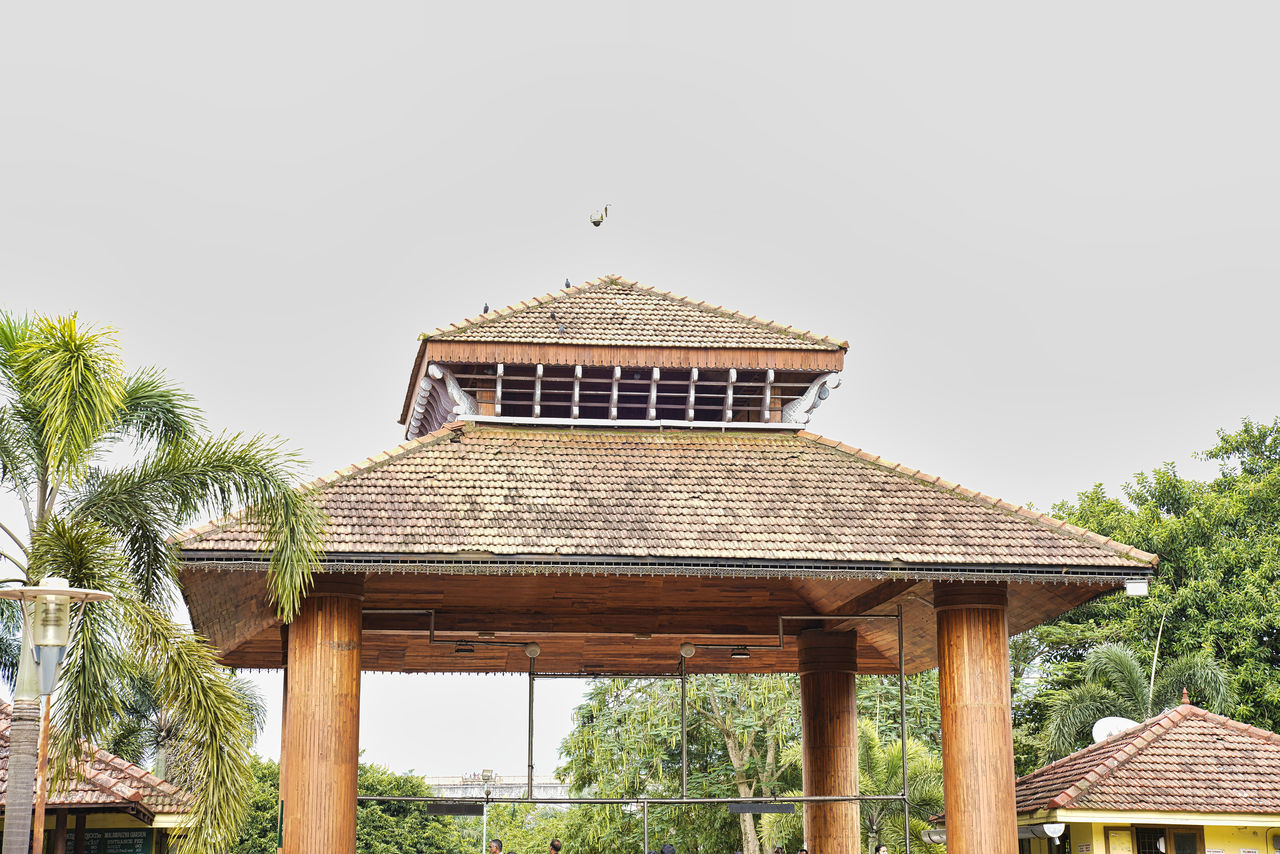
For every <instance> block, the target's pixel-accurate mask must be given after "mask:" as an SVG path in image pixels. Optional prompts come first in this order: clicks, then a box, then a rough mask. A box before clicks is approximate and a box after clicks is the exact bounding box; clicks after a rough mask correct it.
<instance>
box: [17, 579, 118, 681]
mask: <svg viewBox="0 0 1280 854" xmlns="http://www.w3.org/2000/svg"><path fill="white" fill-rule="evenodd" d="M110 598H112V596H111V594H110V593H104V592H102V591H101V590H87V589H85V588H82V587H72V586H71V583H70V582H69V581H67V580H66V579H65V578H60V577H58V576H56V575H50V576H48V577H47V578H45V579H44V581H43V582H42V583H41V586H39V587H10V588H6V589H3V590H0V599H18V600H21V601H22V602H24V603H27V602H31V603H35V604H34V607H33V608H31V609H30V612H31V613H29V612H28V609H27V608H26V607H24V608H23V609H22V619H23V622H24V623H26V621H27V620H30V621H31V622H30V623H28V624H27V625H28V628H29V629H30V636H31V641H32V644H33V648H32V655H33V657H34V659H35V662H36V667H37V668H38V672H39V678H40V696H42V697H47V696H49V695H50V694H52V693H53V689H54V686H56V685H57V682H58V667H59V665H61V664H62V659H63V657H64V656H65V655H66V654H67V644H69V643H70V642H71V603H72V602H73V601H74V602H103V601H105V600H107V599H110Z"/></svg>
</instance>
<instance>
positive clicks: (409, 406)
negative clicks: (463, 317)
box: [398, 341, 427, 426]
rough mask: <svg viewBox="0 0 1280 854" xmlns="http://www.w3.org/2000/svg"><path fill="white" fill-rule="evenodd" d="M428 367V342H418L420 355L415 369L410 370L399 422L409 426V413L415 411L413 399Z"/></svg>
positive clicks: (416, 357)
mask: <svg viewBox="0 0 1280 854" xmlns="http://www.w3.org/2000/svg"><path fill="white" fill-rule="evenodd" d="M426 369H427V342H426V341H423V342H421V343H419V344H418V355H417V356H415V357H414V360H413V370H412V371H410V372H409V388H408V389H406V390H405V393H404V406H402V407H401V408H400V421H399V422H398V423H400V424H404V425H406V426H408V424H409V413H410V412H412V411H413V399H414V397H415V396H416V395H417V393H418V383H420V382H422V372H423V371H425V370H426Z"/></svg>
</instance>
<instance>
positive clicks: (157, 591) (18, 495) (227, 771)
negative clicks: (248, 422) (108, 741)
mask: <svg viewBox="0 0 1280 854" xmlns="http://www.w3.org/2000/svg"><path fill="white" fill-rule="evenodd" d="M113 452H114V453H113ZM297 473H298V461H297V460H296V459H294V458H293V457H291V456H290V455H288V454H285V453H283V452H282V451H281V448H280V446H279V443H278V442H277V441H271V440H267V439H264V438H262V437H253V438H248V439H245V438H242V437H240V436H237V435H230V436H228V435H222V436H213V435H210V434H208V433H207V432H206V431H205V430H204V428H203V425H202V422H201V419H200V415H199V412H198V411H197V410H196V409H195V407H194V406H193V404H192V400H191V398H190V397H189V396H187V395H186V394H184V393H183V392H182V391H180V390H179V389H177V388H176V387H174V386H173V385H171V384H170V383H169V382H168V381H167V380H166V379H165V378H164V376H163V375H162V374H161V373H159V372H158V371H156V370H153V369H146V370H142V371H138V372H135V373H132V374H130V373H127V372H126V370H125V367H124V364H123V361H122V359H121V356H120V351H119V347H118V345H117V343H116V340H115V337H114V335H113V333H112V331H111V330H107V329H100V330H94V329H91V328H88V327H85V326H82V325H80V324H79V323H78V322H77V319H76V317H75V316H74V315H73V316H70V317H58V318H47V317H40V316H36V317H34V318H31V319H27V318H20V317H14V316H10V315H7V314H3V313H0V485H2V486H3V489H4V491H5V492H6V493H8V494H9V495H10V496H11V497H12V498H13V499H14V500H15V501H16V502H17V504H18V505H20V507H21V512H22V515H23V516H24V518H25V521H26V527H27V530H26V532H25V536H23V535H20V534H19V533H18V532H15V531H13V530H10V529H9V528H7V527H6V528H2V529H0V536H2V537H4V538H5V547H4V548H2V549H0V561H3V562H5V563H7V564H8V565H9V566H10V568H11V569H12V570H15V571H16V572H17V574H18V575H19V576H20V578H21V579H22V580H23V581H25V582H28V583H36V582H39V581H40V580H41V579H43V578H44V577H45V576H47V575H59V576H62V577H65V578H67V579H68V580H69V581H70V582H71V583H72V585H73V586H77V587H91V588H96V589H100V590H105V591H107V592H109V593H112V594H113V595H114V597H115V598H114V599H113V600H112V601H110V602H106V603H99V604H95V605H89V606H85V607H81V606H74V608H73V610H74V616H73V620H74V621H75V623H76V626H77V630H76V632H75V633H74V635H73V637H72V640H71V644H70V646H69V647H68V649H67V655H66V659H65V660H64V661H63V664H62V677H61V681H60V683H59V688H58V691H57V693H56V695H55V697H54V702H53V729H52V737H51V758H52V760H53V763H54V779H55V781H56V780H57V779H58V778H59V777H65V775H67V774H68V773H74V772H73V770H72V769H74V767H75V763H74V758H75V755H76V753H77V752H78V751H79V750H80V749H81V744H82V743H83V741H82V740H87V741H90V742H94V743H101V742H102V740H103V737H104V735H105V734H106V733H107V732H109V731H110V730H111V729H112V728H113V727H114V726H115V725H116V724H117V723H118V722H119V721H120V720H121V718H122V717H123V716H124V715H125V710H124V707H123V702H122V696H123V693H124V691H125V689H126V686H127V685H128V684H129V683H130V681H131V680H133V679H135V678H136V677H138V676H139V675H145V676H146V677H147V678H150V679H151V680H153V684H154V700H155V703H156V707H157V708H161V709H164V710H165V713H166V714H167V715H168V717H169V718H170V719H171V720H172V721H174V722H175V723H176V727H175V728H174V730H173V731H172V736H171V738H170V740H169V742H168V747H167V748H166V749H167V750H169V751H170V755H171V756H174V757H180V761H177V762H175V763H173V765H174V766H175V767H176V768H177V769H178V770H179V773H178V774H176V776H175V775H172V774H171V777H172V778H173V782H175V783H177V784H178V785H182V786H184V787H185V788H187V789H188V790H189V791H191V792H192V793H193V794H194V796H195V803H194V808H193V811H192V814H191V817H190V818H191V824H190V832H187V833H183V834H182V835H181V837H180V838H179V839H178V841H177V845H175V849H177V850H179V851H194V852H204V851H215V850H219V849H221V848H224V847H225V845H226V843H227V842H228V841H229V840H230V839H232V838H234V834H235V832H236V831H237V829H238V827H239V825H240V822H241V819H242V818H243V816H244V812H245V800H244V799H245V792H246V790H247V781H248V778H249V773H250V765H249V756H250V753H249V749H250V746H251V744H252V739H253V733H254V721H253V714H252V711H251V710H250V709H249V708H247V707H246V705H245V703H244V702H243V699H242V698H241V697H240V695H239V694H237V691H236V687H235V683H234V682H233V680H232V678H231V677H230V675H229V674H228V673H227V672H226V671H225V670H224V669H223V668H221V667H220V666H219V665H218V664H217V662H216V660H215V654H214V651H213V650H212V649H210V648H209V646H208V645H207V644H205V643H204V642H203V641H202V640H201V639H200V638H198V637H196V636H195V635H193V634H192V633H191V631H190V630H189V629H188V628H186V627H184V626H183V625H181V624H178V623H176V622H175V621H174V620H173V618H172V617H171V608H172V606H173V604H174V602H175V599H176V592H177V587H176V584H175V577H176V575H175V570H176V568H177V566H178V564H179V555H178V553H177V551H176V549H175V548H174V547H173V546H172V545H170V543H169V542H168V538H169V537H170V536H171V535H172V534H173V533H175V532H176V531H178V530H180V529H181V527H182V526H183V525H184V524H186V523H189V522H190V520H192V519H193V518H194V517H196V516H198V515H203V514H206V513H224V512H229V511H230V510H231V509H233V508H234V507H236V506H239V505H249V506H250V507H251V509H250V510H249V511H247V512H248V516H249V518H250V519H252V520H253V521H255V522H257V523H258V524H260V525H261V526H262V528H263V530H264V531H265V532H266V534H267V538H268V540H269V543H270V546H271V547H272V549H273V551H272V555H271V567H272V571H271V573H270V575H269V578H270V582H269V583H270V585H271V590H272V595H273V596H274V598H275V601H276V603H277V605H278V608H279V611H280V613H281V615H282V616H283V617H284V618H286V619H290V618H292V616H293V615H294V613H295V612H296V610H297V607H298V604H299V602H300V601H301V596H302V594H303V592H304V591H305V589H306V587H307V585H308V584H309V582H310V574H311V570H312V567H313V566H314V565H315V562H316V552H315V549H316V544H317V542H318V534H319V530H320V524H321V519H320V517H319V515H318V512H317V510H316V508H315V506H314V505H313V504H312V503H311V502H310V501H309V500H308V499H307V497H306V496H305V495H304V494H302V493H299V492H297V491H295V490H294V489H293V487H292V486H291V484H292V482H293V480H294V479H295V476H296V474H297ZM19 612H20V609H16V608H15V609H9V610H8V611H6V612H5V616H4V617H3V619H0V629H3V630H4V631H5V632H6V635H7V637H8V638H9V642H8V643H7V644H5V645H3V647H2V648H0V651H3V652H7V653H9V654H10V655H13V656H15V657H16V659H17V662H18V663H17V664H16V665H15V664H14V659H13V658H11V659H9V662H8V664H7V665H6V667H5V669H6V672H7V673H8V674H11V675H12V676H13V678H14V679H15V681H16V685H15V691H14V703H13V719H12V725H11V730H10V737H11V742H10V744H11V755H10V760H9V787H8V792H9V797H10V798H11V800H10V802H9V804H8V809H7V814H8V821H7V822H6V823H5V828H4V849H3V850H4V854H24V852H26V850H27V845H28V840H29V838H30V832H31V831H30V816H31V802H30V800H28V799H29V798H30V796H31V792H32V790H33V788H34V776H35V774H34V772H35V757H36V741H37V737H38V732H39V703H38V700H37V697H36V685H35V674H34V668H33V667H32V665H31V663H30V662H31V655H30V652H29V650H30V644H31V640H30V638H29V637H23V639H22V641H21V647H20V645H19V642H18V640H17V638H18V636H19V632H20V629H18V626H19V625H20V624H21V622H22V621H21V620H20V619H19ZM20 648H25V649H26V650H28V651H27V652H25V653H23V654H20V655H19V654H17V653H18V652H19V650H20Z"/></svg>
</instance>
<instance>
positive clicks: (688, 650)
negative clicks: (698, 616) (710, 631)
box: [680, 641, 698, 658]
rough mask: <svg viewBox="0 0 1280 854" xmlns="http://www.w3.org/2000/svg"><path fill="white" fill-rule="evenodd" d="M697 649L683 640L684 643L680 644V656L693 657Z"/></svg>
mask: <svg viewBox="0 0 1280 854" xmlns="http://www.w3.org/2000/svg"><path fill="white" fill-rule="evenodd" d="M697 651H698V648H697V647H696V646H694V645H693V644H691V643H689V642H688V641H685V642H684V643H682V644H680V657H681V658H693V654H694V653H695V652H697Z"/></svg>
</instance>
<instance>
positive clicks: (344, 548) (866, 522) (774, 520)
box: [178, 424, 1156, 571]
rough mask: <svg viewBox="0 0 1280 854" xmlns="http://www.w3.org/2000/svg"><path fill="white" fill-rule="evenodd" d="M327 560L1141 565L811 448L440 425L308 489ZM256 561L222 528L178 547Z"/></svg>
mask: <svg viewBox="0 0 1280 854" xmlns="http://www.w3.org/2000/svg"><path fill="white" fill-rule="evenodd" d="M313 486H314V487H316V488H317V494H318V496H319V500H320V502H321V504H322V506H323V509H324V511H325V512H326V513H327V514H328V516H329V519H330V523H329V526H328V530H327V534H326V542H325V544H324V545H325V549H326V551H327V552H328V553H329V555H330V556H331V557H333V556H335V555H337V554H340V553H346V554H352V553H374V554H404V555H431V554H433V555H447V554H458V553H463V552H468V553H475V552H484V553H491V554H495V555H532V554H537V555H577V556H616V557H649V558H654V557H657V558H661V557H669V558H698V557H705V558H724V559H744V560H763V561H846V562H879V561H884V562H891V561H902V562H906V563H907V564H929V565H940V564H942V565H945V564H951V565H954V564H981V565H991V564H998V565H1005V566H1015V567H1016V566H1017V565H1035V566H1041V567H1044V566H1050V567H1064V566H1071V567H1099V568H1108V569H1114V568H1126V569H1129V568H1131V569H1133V570H1135V571H1141V570H1143V569H1146V568H1147V565H1148V564H1153V563H1154V562H1155V560H1156V558H1155V556H1154V555H1149V554H1147V553H1145V552H1142V551H1139V550H1137V549H1135V548H1132V547H1130V546H1125V545H1122V544H1119V543H1116V542H1113V541H1112V540H1109V539H1107V538H1105V537H1102V536H1099V535H1097V534H1093V533H1090V532H1088V531H1085V530H1083V529H1081V528H1076V527H1073V526H1070V525H1067V524H1066V523H1064V522H1061V521H1059V520H1056V519H1052V518H1050V517H1048V516H1045V515H1044V514H1042V513H1036V512H1034V511H1031V510H1027V509H1025V508H1022V507H1018V506H1016V505H1013V504H1009V503H1007V502H1004V501H1000V500H998V499H995V498H991V497H989V496H986V495H982V494H981V493H977V492H974V491H972V490H969V489H965V488H964V487H961V486H958V485H956V484H953V483H949V482H947V481H944V480H942V479H941V478H936V477H932V476H929V475H925V474H922V473H921V472H918V471H916V470H914V469H910V468H907V467H905V466H901V465H897V464H895V463H891V462H888V461H886V460H882V459H881V458H879V457H877V456H874V455H872V454H868V453H866V452H864V451H861V450H859V449H857V448H851V447H849V446H847V445H842V444H840V443H838V442H835V441H832V440H830V439H824V438H822V437H820V436H815V435H813V434H810V433H803V432H801V433H790V432H781V431H778V432H772V431H746V430H743V431H736V432H735V431H727V432H721V431H718V430H662V431H659V430H627V429H599V430H590V429H574V430H568V429H564V428H555V427H515V426H506V425H502V426H498V425H475V424H471V425H467V426H464V425H461V424H453V425H449V426H447V427H445V428H442V429H441V430H438V431H436V432H435V433H432V434H430V435H427V436H424V437H422V438H420V439H416V440H413V441H411V442H407V443H405V444H403V445H401V446H400V447H398V448H396V449H395V450H392V451H391V452H389V453H386V454H379V455H377V456H376V457H371V458H370V459H369V460H367V461H366V462H364V463H361V464H358V465H355V466H350V467H348V468H346V469H343V470H341V471H339V472H336V473H334V474H333V475H330V476H328V477H325V478H321V479H320V480H318V481H316V482H315V484H314V485H313ZM178 541H179V543H180V545H181V546H182V547H183V548H185V549H188V550H198V551H206V550H222V551H244V550H252V549H256V548H257V546H258V543H259V538H258V535H257V533H256V532H255V531H253V530H252V529H250V528H249V527H248V526H247V525H246V524H244V523H241V522H239V521H237V519H236V518H235V517H232V518H229V519H227V520H223V521H222V522H220V523H214V524H211V525H205V526H203V527H200V528H196V529H193V530H192V531H189V532H187V533H186V534H184V535H182V536H180V537H179V538H178Z"/></svg>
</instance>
